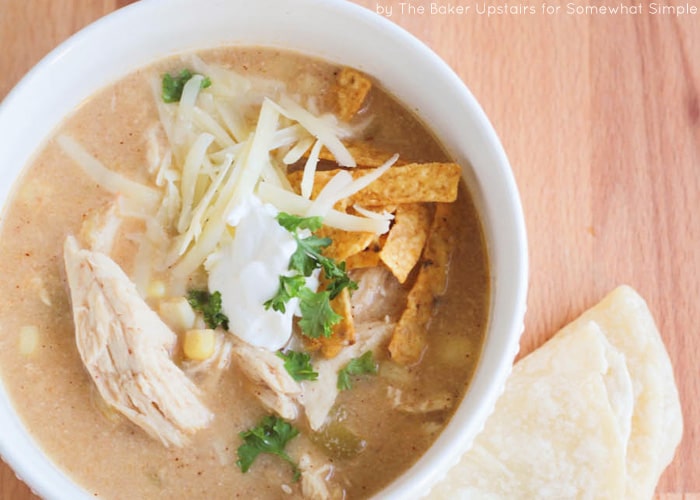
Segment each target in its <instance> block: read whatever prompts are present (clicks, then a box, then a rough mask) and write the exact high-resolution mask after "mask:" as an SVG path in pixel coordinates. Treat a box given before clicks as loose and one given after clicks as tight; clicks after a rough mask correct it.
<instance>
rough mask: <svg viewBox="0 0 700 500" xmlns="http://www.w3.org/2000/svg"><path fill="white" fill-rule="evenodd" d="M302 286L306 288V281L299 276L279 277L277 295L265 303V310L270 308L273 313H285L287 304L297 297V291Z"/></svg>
mask: <svg viewBox="0 0 700 500" xmlns="http://www.w3.org/2000/svg"><path fill="white" fill-rule="evenodd" d="M304 286H306V280H305V279H304V277H303V276H301V275H298V274H297V275H295V276H280V286H279V288H278V289H277V294H275V296H274V297H272V298H271V299H270V300H268V301H267V302H265V304H264V306H265V309H269V308H270V307H272V309H274V310H275V311H279V312H281V313H285V312H287V302H289V300H290V299H292V298H294V297H297V296H298V295H299V290H300V289H301V288H302V287H304Z"/></svg>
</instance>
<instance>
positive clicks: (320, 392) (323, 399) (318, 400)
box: [300, 321, 394, 431]
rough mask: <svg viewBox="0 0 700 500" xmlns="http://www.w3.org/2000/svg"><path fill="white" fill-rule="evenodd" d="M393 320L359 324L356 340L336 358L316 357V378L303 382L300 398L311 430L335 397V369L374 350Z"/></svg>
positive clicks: (383, 341) (321, 420) (323, 419)
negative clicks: (317, 358) (312, 380)
mask: <svg viewBox="0 0 700 500" xmlns="http://www.w3.org/2000/svg"><path fill="white" fill-rule="evenodd" d="M393 329H394V323H385V322H381V321H377V322H373V323H362V324H361V325H358V326H357V328H356V332H357V342H356V343H355V344H353V345H351V346H348V347H346V348H345V349H343V350H342V351H341V352H340V353H339V354H338V355H337V356H336V357H334V358H330V359H319V360H318V361H316V362H315V363H314V367H315V368H316V371H317V372H318V379H317V380H315V381H314V382H311V383H308V384H306V383H305V384H303V385H302V394H301V397H300V400H301V401H303V403H304V411H305V413H306V418H307V419H308V420H309V425H310V426H311V428H312V429H313V430H315V431H316V430H318V429H320V428H321V427H323V424H324V423H325V422H326V419H327V417H328V413H329V412H330V410H331V408H332V407H333V404H334V403H335V399H336V398H337V397H338V371H340V369H341V368H343V367H344V366H345V365H346V364H347V363H348V362H349V361H350V360H351V359H353V358H358V357H360V356H362V354H364V353H365V352H367V351H376V350H377V349H378V348H379V347H380V346H383V345H385V344H386V342H387V341H388V339H389V337H390V336H391V332H392V331H393Z"/></svg>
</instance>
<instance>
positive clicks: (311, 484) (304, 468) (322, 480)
mask: <svg viewBox="0 0 700 500" xmlns="http://www.w3.org/2000/svg"><path fill="white" fill-rule="evenodd" d="M299 470H300V471H301V493H302V495H303V496H304V499H306V500H330V499H332V498H342V494H338V492H337V491H336V488H332V487H331V485H330V484H329V482H328V480H329V479H330V478H331V476H332V475H333V466H332V465H331V464H329V463H325V462H324V463H314V460H313V459H312V458H311V456H310V455H309V454H307V453H305V454H303V455H302V456H301V458H300V459H299Z"/></svg>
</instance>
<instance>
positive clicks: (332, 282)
mask: <svg viewBox="0 0 700 500" xmlns="http://www.w3.org/2000/svg"><path fill="white" fill-rule="evenodd" d="M319 262H320V263H321V267H322V268H323V274H324V275H325V277H326V281H328V285H327V286H326V290H328V292H329V293H330V295H331V300H333V299H334V298H336V297H337V296H338V294H339V293H340V292H342V291H343V288H347V289H349V290H357V283H356V282H355V281H353V280H351V279H350V276H348V273H347V271H345V261H343V262H341V263H340V264H336V263H335V261H334V260H333V259H329V258H328V257H324V256H321V259H320V260H319Z"/></svg>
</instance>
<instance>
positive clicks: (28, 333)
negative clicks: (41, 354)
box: [19, 325, 39, 356]
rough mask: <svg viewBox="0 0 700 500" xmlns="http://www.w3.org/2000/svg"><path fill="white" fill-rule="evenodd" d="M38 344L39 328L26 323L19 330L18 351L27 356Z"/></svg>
mask: <svg viewBox="0 0 700 500" xmlns="http://www.w3.org/2000/svg"><path fill="white" fill-rule="evenodd" d="M38 344H39V329H38V328H37V327H36V326H34V325H26V326H23V327H22V328H20V330H19V352H20V353H22V354H23V355H25V356H29V355H30V354H32V353H33V352H34V350H35V349H36V347H37V345H38Z"/></svg>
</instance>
